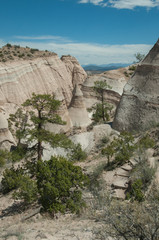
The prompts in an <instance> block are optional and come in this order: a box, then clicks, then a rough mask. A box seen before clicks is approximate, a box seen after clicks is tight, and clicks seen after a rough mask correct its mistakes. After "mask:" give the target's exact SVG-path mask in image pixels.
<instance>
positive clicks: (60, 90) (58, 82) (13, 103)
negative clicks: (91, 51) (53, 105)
mask: <svg viewBox="0 0 159 240" xmlns="http://www.w3.org/2000/svg"><path fill="white" fill-rule="evenodd" d="M77 69H78V71H77ZM86 76H87V75H86V73H85V71H84V70H83V68H82V67H81V66H80V65H79V63H78V62H77V60H76V59H75V58H73V57H71V56H65V57H62V60H61V59H59V57H58V56H57V55H56V54H53V55H51V56H48V57H38V58H35V59H30V60H18V61H12V62H9V61H7V62H6V63H0V107H3V108H4V111H5V121H6V123H7V120H6V119H7V118H8V117H9V114H11V113H15V112H16V110H17V108H18V107H19V106H20V105H21V104H22V103H23V102H25V101H26V99H29V98H31V97H32V93H33V92H34V93H35V94H52V93H53V94H55V96H56V99H58V100H60V101H61V107H60V109H59V112H58V114H59V115H60V116H61V117H62V119H63V120H64V121H66V122H67V124H66V125H64V126H63V127H62V131H63V132H67V131H69V130H70V128H71V127H72V122H71V120H70V116H69V113H68V106H69V104H70V101H71V99H72V91H73V88H74V83H75V82H79V83H82V82H83V81H84V80H85V78H86ZM3 120H4V119H3ZM3 122H4V121H3ZM47 127H48V129H49V130H51V131H55V129H56V132H57V131H60V130H61V129H59V127H57V126H54V127H53V125H48V126H47ZM0 131H1V133H0V143H2V142H3V140H4V139H7V136H8V140H10V139H11V136H10V135H11V134H10V132H9V131H8V127H6V128H4V127H3V126H2V118H1V115H0ZM8 134H9V135H8Z"/></svg>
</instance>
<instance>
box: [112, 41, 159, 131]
mask: <svg viewBox="0 0 159 240" xmlns="http://www.w3.org/2000/svg"><path fill="white" fill-rule="evenodd" d="M158 122H159V40H158V41H157V43H156V44H155V45H154V47H153V48H152V49H151V51H150V52H149V53H148V55H147V56H146V57H145V59H144V60H143V61H142V62H141V63H140V64H139V65H138V67H137V69H136V72H135V74H134V75H133V76H132V78H131V79H130V80H129V81H128V83H127V84H126V86H125V88H124V92H123V95H122V98H121V101H120V103H119V106H118V108H117V111H116V116H115V120H114V123H113V128H115V129H117V130H119V131H122V130H128V131H140V130H145V129H147V128H149V127H151V126H152V125H154V124H155V123H158Z"/></svg>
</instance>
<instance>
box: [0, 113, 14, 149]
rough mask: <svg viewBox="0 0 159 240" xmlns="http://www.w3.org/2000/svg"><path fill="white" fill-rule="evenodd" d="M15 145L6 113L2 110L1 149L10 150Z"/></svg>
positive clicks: (0, 125)
mask: <svg viewBox="0 0 159 240" xmlns="http://www.w3.org/2000/svg"><path fill="white" fill-rule="evenodd" d="M13 144H15V142H14V139H13V137H12V134H11V133H10V131H9V130H8V121H7V119H6V118H5V113H4V110H3V109H2V108H0V149H7V150H10V147H11V145H13Z"/></svg>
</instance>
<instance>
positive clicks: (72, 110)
mask: <svg viewBox="0 0 159 240" xmlns="http://www.w3.org/2000/svg"><path fill="white" fill-rule="evenodd" d="M68 111H69V116H70V118H71V121H72V124H73V126H75V127H87V126H88V125H89V124H90V123H91V120H90V118H89V117H88V112H87V109H86V106H85V103H84V99H83V93H82V91H81V89H80V87H79V86H78V85H76V86H75V88H74V91H73V97H72V101H71V103H70V107H69V110H68Z"/></svg>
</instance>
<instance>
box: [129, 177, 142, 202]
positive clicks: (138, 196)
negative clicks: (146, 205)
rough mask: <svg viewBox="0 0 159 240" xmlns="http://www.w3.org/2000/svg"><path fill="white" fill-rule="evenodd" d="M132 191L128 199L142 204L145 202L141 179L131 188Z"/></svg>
mask: <svg viewBox="0 0 159 240" xmlns="http://www.w3.org/2000/svg"><path fill="white" fill-rule="evenodd" d="M130 188H131V189H130V191H129V192H128V193H127V196H126V198H127V199H130V198H131V199H133V200H136V201H138V202H142V201H143V200H144V194H143V192H142V188H143V182H142V180H141V179H137V180H136V181H134V182H133V183H132V184H131V186H130Z"/></svg>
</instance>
